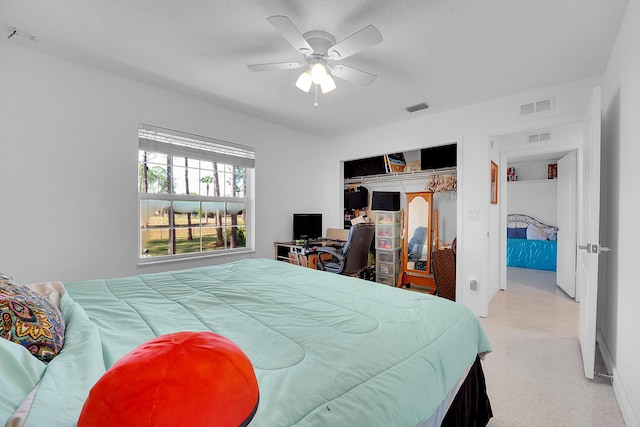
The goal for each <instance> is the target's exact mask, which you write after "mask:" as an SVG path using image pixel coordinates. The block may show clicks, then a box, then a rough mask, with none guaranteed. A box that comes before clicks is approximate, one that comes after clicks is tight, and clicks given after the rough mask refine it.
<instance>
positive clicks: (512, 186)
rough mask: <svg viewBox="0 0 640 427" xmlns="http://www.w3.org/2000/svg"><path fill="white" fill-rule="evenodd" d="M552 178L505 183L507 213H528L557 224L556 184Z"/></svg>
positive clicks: (551, 223)
mask: <svg viewBox="0 0 640 427" xmlns="http://www.w3.org/2000/svg"><path fill="white" fill-rule="evenodd" d="M556 184H557V181H556V180H554V179H548V180H541V181H540V180H538V181H516V182H509V183H507V201H508V204H507V213H510V214H512V213H520V214H526V215H530V216H532V217H534V218H536V219H538V220H540V221H542V222H544V223H545V224H549V225H558V200H557V198H558V186H557V185H556Z"/></svg>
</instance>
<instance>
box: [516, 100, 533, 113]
mask: <svg viewBox="0 0 640 427" xmlns="http://www.w3.org/2000/svg"><path fill="white" fill-rule="evenodd" d="M535 112H536V104H534V103H533V102H532V103H530V104H524V105H521V106H520V115H524V114H531V113H535Z"/></svg>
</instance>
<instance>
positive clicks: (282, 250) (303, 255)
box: [274, 241, 318, 268]
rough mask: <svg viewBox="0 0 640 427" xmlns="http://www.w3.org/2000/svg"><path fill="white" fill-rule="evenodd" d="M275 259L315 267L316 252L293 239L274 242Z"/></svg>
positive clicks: (316, 261)
mask: <svg viewBox="0 0 640 427" xmlns="http://www.w3.org/2000/svg"><path fill="white" fill-rule="evenodd" d="M274 249H275V254H274V255H275V257H274V258H275V259H276V260H278V261H285V262H288V263H291V264H296V265H302V266H303V267H309V268H317V267H316V265H317V264H318V254H317V253H316V252H314V251H312V250H310V249H309V248H308V247H306V246H303V245H298V244H297V243H296V242H295V241H289V242H274Z"/></svg>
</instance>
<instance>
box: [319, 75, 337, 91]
mask: <svg viewBox="0 0 640 427" xmlns="http://www.w3.org/2000/svg"><path fill="white" fill-rule="evenodd" d="M335 88H336V82H335V81H334V80H333V77H331V74H329V73H327V74H325V75H324V77H323V78H322V82H321V83H320V89H321V90H322V93H323V94H325V93H329V92H331V91H332V90H334V89H335Z"/></svg>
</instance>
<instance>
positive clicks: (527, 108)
mask: <svg viewBox="0 0 640 427" xmlns="http://www.w3.org/2000/svg"><path fill="white" fill-rule="evenodd" d="M554 108H555V102H554V100H553V98H548V99H541V100H540V101H534V102H528V103H526V104H522V105H521V106H520V115H521V116H524V115H526V114H533V113H542V112H544V111H553V110H554Z"/></svg>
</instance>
